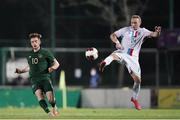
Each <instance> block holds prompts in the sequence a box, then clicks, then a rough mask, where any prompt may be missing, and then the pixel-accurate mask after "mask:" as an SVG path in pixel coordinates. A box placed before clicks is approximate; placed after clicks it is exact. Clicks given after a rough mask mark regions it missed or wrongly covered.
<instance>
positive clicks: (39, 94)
mask: <svg viewBox="0 0 180 120" xmlns="http://www.w3.org/2000/svg"><path fill="white" fill-rule="evenodd" d="M35 95H36V97H37V99H38V101H39V105H40V106H41V108H42V109H43V110H44V111H45V112H46V113H47V114H49V115H50V116H54V114H53V113H51V112H50V110H49V108H48V105H47V103H46V101H45V98H44V95H43V92H42V90H41V89H37V90H36V91H35Z"/></svg>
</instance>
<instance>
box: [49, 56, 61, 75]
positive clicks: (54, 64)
mask: <svg viewBox="0 0 180 120" xmlns="http://www.w3.org/2000/svg"><path fill="white" fill-rule="evenodd" d="M58 67H59V62H58V61H57V60H56V59H54V63H53V65H52V66H51V67H49V68H48V71H49V73H51V72H53V71H54V70H56V69H57V68H58Z"/></svg>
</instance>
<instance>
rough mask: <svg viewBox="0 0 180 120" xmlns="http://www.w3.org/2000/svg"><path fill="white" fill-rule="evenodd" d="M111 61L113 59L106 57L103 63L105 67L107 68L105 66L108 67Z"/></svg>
mask: <svg viewBox="0 0 180 120" xmlns="http://www.w3.org/2000/svg"><path fill="white" fill-rule="evenodd" d="M113 60H114V59H113V57H112V56H111V55H110V56H108V57H107V58H106V59H105V60H104V62H106V66H107V65H109V64H110V63H111V62H112V61H113Z"/></svg>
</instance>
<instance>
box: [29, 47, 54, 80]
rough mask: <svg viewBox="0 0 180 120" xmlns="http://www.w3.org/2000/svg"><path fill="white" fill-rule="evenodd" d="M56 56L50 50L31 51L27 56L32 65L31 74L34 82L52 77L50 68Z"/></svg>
mask: <svg viewBox="0 0 180 120" xmlns="http://www.w3.org/2000/svg"><path fill="white" fill-rule="evenodd" d="M54 59H55V58H54V56H53V55H52V53H50V52H49V51H48V50H45V49H42V48H41V49H40V50H39V51H37V52H34V51H31V52H30V53H29V55H28V57H27V60H28V64H29V67H30V71H29V75H30V79H31V80H32V82H35V81H38V80H41V79H43V78H45V77H50V73H49V72H48V68H49V67H50V66H52V64H53V62H54Z"/></svg>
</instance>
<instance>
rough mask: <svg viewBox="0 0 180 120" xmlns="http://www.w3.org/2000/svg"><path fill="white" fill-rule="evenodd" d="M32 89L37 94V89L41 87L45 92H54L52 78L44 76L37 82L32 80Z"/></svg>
mask: <svg viewBox="0 0 180 120" xmlns="http://www.w3.org/2000/svg"><path fill="white" fill-rule="evenodd" d="M31 87H32V91H33V93H34V94H35V92H36V90H38V89H41V90H42V91H43V92H44V93H46V92H48V91H52V92H53V86H52V83H51V79H50V78H47V77H46V78H43V79H40V80H36V82H32V86H31Z"/></svg>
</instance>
